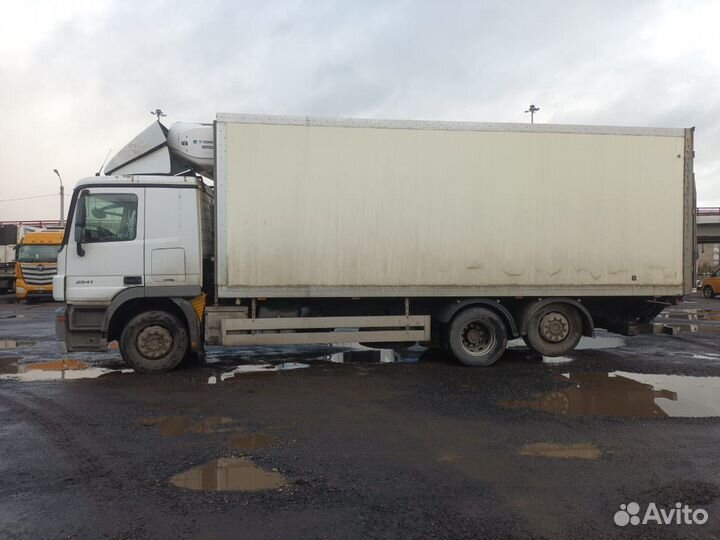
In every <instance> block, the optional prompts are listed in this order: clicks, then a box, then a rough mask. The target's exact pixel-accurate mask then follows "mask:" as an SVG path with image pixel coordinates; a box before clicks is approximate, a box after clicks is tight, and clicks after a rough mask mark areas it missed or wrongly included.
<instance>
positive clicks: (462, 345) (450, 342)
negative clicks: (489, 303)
mask: <svg viewBox="0 0 720 540" xmlns="http://www.w3.org/2000/svg"><path fill="white" fill-rule="evenodd" d="M446 342H447V346H448V349H450V352H452V354H453V355H454V356H455V358H457V359H458V360H459V361H460V362H461V363H463V364H465V365H466V366H472V367H476V366H489V365H491V364H494V363H495V362H497V361H498V360H499V359H500V357H501V356H502V355H503V353H504V352H505V348H506V347H507V330H506V329H505V322H504V321H503V320H502V319H501V318H500V316H499V315H498V314H497V313H495V312H494V311H491V310H489V309H487V308H481V307H471V308H468V309H465V310H463V311H461V312H460V313H458V314H457V315H455V317H454V318H453V320H452V321H450V324H449V325H448V329H447V337H446Z"/></svg>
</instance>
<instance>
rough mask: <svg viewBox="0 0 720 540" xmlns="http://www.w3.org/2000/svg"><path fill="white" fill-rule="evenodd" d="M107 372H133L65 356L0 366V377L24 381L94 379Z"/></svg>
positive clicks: (132, 371)
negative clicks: (102, 366)
mask: <svg viewBox="0 0 720 540" xmlns="http://www.w3.org/2000/svg"><path fill="white" fill-rule="evenodd" d="M108 373H134V370H132V369H109V368H101V367H92V366H90V365H89V364H87V363H85V362H82V361H81V360H75V359H72V358H65V359H60V360H51V361H49V362H35V363H31V364H17V363H13V364H10V365H7V364H6V365H3V366H2V367H1V368H0V379H14V380H18V381H25V382H27V381H55V380H75V379H95V378H97V377H100V376H101V375H106V374H108Z"/></svg>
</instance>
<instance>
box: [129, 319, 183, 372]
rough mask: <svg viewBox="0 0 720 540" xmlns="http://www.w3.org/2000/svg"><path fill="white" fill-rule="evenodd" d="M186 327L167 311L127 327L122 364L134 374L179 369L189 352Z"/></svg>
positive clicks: (134, 321)
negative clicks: (127, 366) (128, 367)
mask: <svg viewBox="0 0 720 540" xmlns="http://www.w3.org/2000/svg"><path fill="white" fill-rule="evenodd" d="M188 344H189V340H188V333H187V330H186V329H185V325H184V324H183V323H182V322H181V321H180V320H179V319H178V318H177V317H176V316H175V315H173V314H171V313H168V312H166V311H147V312H145V313H140V314H139V315H136V316H135V317H133V318H132V319H130V321H129V322H128V323H127V324H126V325H125V328H123V331H122V334H121V336H120V353H121V354H122V357H123V360H125V362H126V363H127V364H128V365H129V366H130V367H131V368H133V369H134V370H135V371H139V372H141V373H161V372H163V371H169V370H171V369H173V368H174V367H176V366H177V365H178V364H179V363H180V362H181V361H182V359H183V358H184V357H185V355H186V354H187V351H188Z"/></svg>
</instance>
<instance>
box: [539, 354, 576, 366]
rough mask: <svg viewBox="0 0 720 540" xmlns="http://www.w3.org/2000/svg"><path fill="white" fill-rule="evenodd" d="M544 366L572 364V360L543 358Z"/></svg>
mask: <svg viewBox="0 0 720 540" xmlns="http://www.w3.org/2000/svg"><path fill="white" fill-rule="evenodd" d="M542 361H543V364H567V363H569V362H572V361H573V359H572V358H568V357H567V356H543V359H542Z"/></svg>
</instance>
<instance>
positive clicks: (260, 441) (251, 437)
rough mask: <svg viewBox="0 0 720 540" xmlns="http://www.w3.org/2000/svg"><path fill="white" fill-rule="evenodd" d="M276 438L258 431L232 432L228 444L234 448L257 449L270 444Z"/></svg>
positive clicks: (274, 441)
mask: <svg viewBox="0 0 720 540" xmlns="http://www.w3.org/2000/svg"><path fill="white" fill-rule="evenodd" d="M276 442H277V440H276V439H275V438H273V437H269V436H267V435H262V434H260V433H239V432H238V433H233V434H232V435H230V438H229V439H228V445H229V446H230V448H235V449H236V450H258V449H259V448H265V447H267V446H272V445H273V444H275V443H276Z"/></svg>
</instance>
